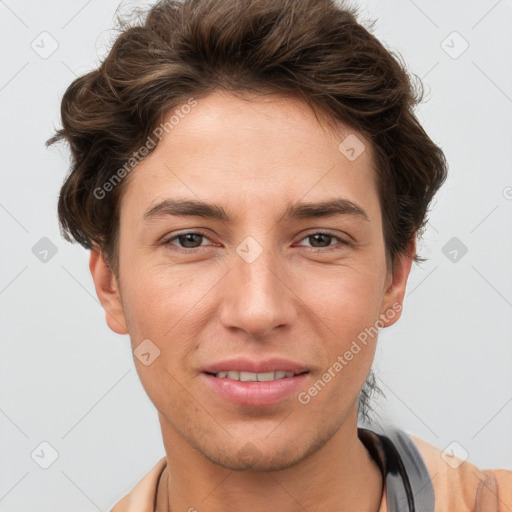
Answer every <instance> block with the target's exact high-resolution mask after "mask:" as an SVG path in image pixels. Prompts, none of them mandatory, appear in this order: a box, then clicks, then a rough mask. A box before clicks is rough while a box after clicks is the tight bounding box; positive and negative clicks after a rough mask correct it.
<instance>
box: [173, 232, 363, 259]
mask: <svg viewBox="0 0 512 512" xmlns="http://www.w3.org/2000/svg"><path fill="white" fill-rule="evenodd" d="M187 235H199V236H202V237H203V238H206V239H208V240H209V238H208V236H207V235H206V234H205V233H202V232H200V231H187V232H185V233H179V234H178V235H175V236H173V237H172V238H169V239H168V240H166V241H165V242H163V245H166V246H172V245H173V244H172V243H171V242H172V241H174V240H177V239H179V238H180V237H182V236H187ZM315 235H326V236H329V237H331V238H332V239H335V240H337V241H338V242H339V243H340V244H341V245H344V246H352V245H353V243H352V242H349V241H347V240H344V239H342V238H340V237H338V236H336V235H335V234H334V233H331V232H330V231H315V232H313V233H309V234H307V235H306V236H304V237H302V238H301V239H300V240H299V241H300V242H302V241H303V240H305V239H306V238H310V237H313V236H315ZM202 247H204V246H202V245H200V246H199V247H192V248H189V249H184V248H181V247H178V246H173V249H172V250H174V251H178V252H181V253H188V254H190V253H194V252H197V251H198V250H200V249H201V248H202ZM301 247H307V246H301ZM310 249H311V250H310V252H315V253H319V252H329V251H332V250H336V245H334V246H330V245H329V246H327V247H324V248H318V247H310Z"/></svg>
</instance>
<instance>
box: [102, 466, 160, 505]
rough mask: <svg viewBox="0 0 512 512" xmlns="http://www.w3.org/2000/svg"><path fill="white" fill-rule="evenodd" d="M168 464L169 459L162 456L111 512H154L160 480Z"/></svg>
mask: <svg viewBox="0 0 512 512" xmlns="http://www.w3.org/2000/svg"><path fill="white" fill-rule="evenodd" d="M166 465H167V459H166V457H162V458H161V459H160V460H159V461H158V462H157V463H156V465H155V466H153V468H152V469H151V470H150V471H149V472H148V473H147V474H146V475H145V476H144V477H143V478H142V479H141V480H140V481H139V482H138V483H137V485H136V486H135V487H134V488H133V489H132V490H131V491H130V492H129V493H128V494H127V495H126V496H125V497H124V498H123V499H122V500H121V501H119V502H117V503H116V504H115V505H114V506H113V507H112V509H111V510H110V512H154V510H155V501H156V489H157V484H158V480H159V478H160V476H161V474H162V472H163V470H164V469H165V466H166Z"/></svg>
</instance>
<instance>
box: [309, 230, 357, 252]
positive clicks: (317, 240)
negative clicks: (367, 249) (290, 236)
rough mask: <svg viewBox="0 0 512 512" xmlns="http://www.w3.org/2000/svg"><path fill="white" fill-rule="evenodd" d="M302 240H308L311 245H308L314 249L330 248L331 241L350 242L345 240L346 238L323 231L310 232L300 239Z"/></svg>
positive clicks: (343, 243) (345, 243)
mask: <svg viewBox="0 0 512 512" xmlns="http://www.w3.org/2000/svg"><path fill="white" fill-rule="evenodd" d="M303 240H310V241H311V245H310V246H309V247H312V248H314V249H322V248H330V247H332V245H333V244H331V242H332V241H337V242H339V243H340V244H342V245H350V243H349V242H347V241H346V240H343V239H342V238H340V237H338V236H336V235H333V234H332V233H328V232H324V231H322V232H318V233H310V234H309V235H307V236H305V237H304V238H303V239H302V240H301V241H303ZM306 247H308V246H306Z"/></svg>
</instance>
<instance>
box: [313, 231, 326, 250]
mask: <svg viewBox="0 0 512 512" xmlns="http://www.w3.org/2000/svg"><path fill="white" fill-rule="evenodd" d="M318 237H319V238H320V245H315V244H317V242H318ZM311 238H312V240H313V243H312V244H311V245H312V246H313V247H325V245H322V241H321V239H322V238H323V239H324V242H325V241H327V244H326V245H327V246H328V245H329V240H330V238H331V235H326V234H323V233H318V234H317V235H312V236H311Z"/></svg>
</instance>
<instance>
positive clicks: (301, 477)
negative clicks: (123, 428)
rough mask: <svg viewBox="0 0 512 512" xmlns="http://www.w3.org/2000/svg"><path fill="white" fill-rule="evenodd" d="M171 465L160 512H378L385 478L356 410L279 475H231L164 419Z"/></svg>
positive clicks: (163, 483) (161, 493) (163, 480)
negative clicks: (359, 426) (359, 425)
mask: <svg viewBox="0 0 512 512" xmlns="http://www.w3.org/2000/svg"><path fill="white" fill-rule="evenodd" d="M160 423H161V426H162V434H163V439H164V446H165V450H166V455H167V462H168V465H167V467H166V469H165V471H164V473H163V474H162V478H161V479H160V484H159V488H158V495H157V507H156V512H169V511H170V512H175V511H190V512H194V511H203V510H207V511H208V512H228V511H245V510H249V508H250V510H251V512H267V511H268V508H269V504H272V509H273V510H280V511H282V512H297V511H303V510H315V511H317V512H327V511H332V510H336V511H337V512H348V511H353V510H358V511H360V512H377V511H378V510H379V506H380V503H381V497H382V490H383V480H382V474H381V472H380V470H379V468H378V466H377V464H376V463H375V461H374V460H373V459H372V458H371V456H370V455H369V453H368V451H367V450H366V448H365V446H364V445H363V444H362V442H361V441H360V440H359V438H358V436H357V411H355V414H351V415H349V416H348V417H347V418H346V419H345V421H344V423H343V425H342V426H341V427H340V428H339V430H338V431H337V432H336V433H335V434H334V436H332V437H331V439H330V440H329V441H328V442H327V443H326V444H324V445H323V446H322V447H321V448H319V449H318V450H317V451H316V452H314V453H313V454H311V455H310V456H309V457H307V458H305V459H303V460H302V461H301V462H300V463H298V464H296V465H294V466H292V467H290V468H287V469H283V470H280V471H269V472H251V471H232V470H230V469H227V468H224V467H221V466H219V465H217V464H214V463H213V462H211V461H209V460H208V459H206V458H205V457H204V456H203V455H202V454H201V453H199V452H198V451H196V450H195V449H194V448H192V447H191V446H190V445H188V444H187V443H186V442H185V441H184V440H183V438H182V437H181V436H180V435H179V434H178V433H177V432H176V431H175V430H174V429H173V428H172V426H171V425H170V424H169V423H168V422H167V421H166V420H165V418H163V417H160Z"/></svg>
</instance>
